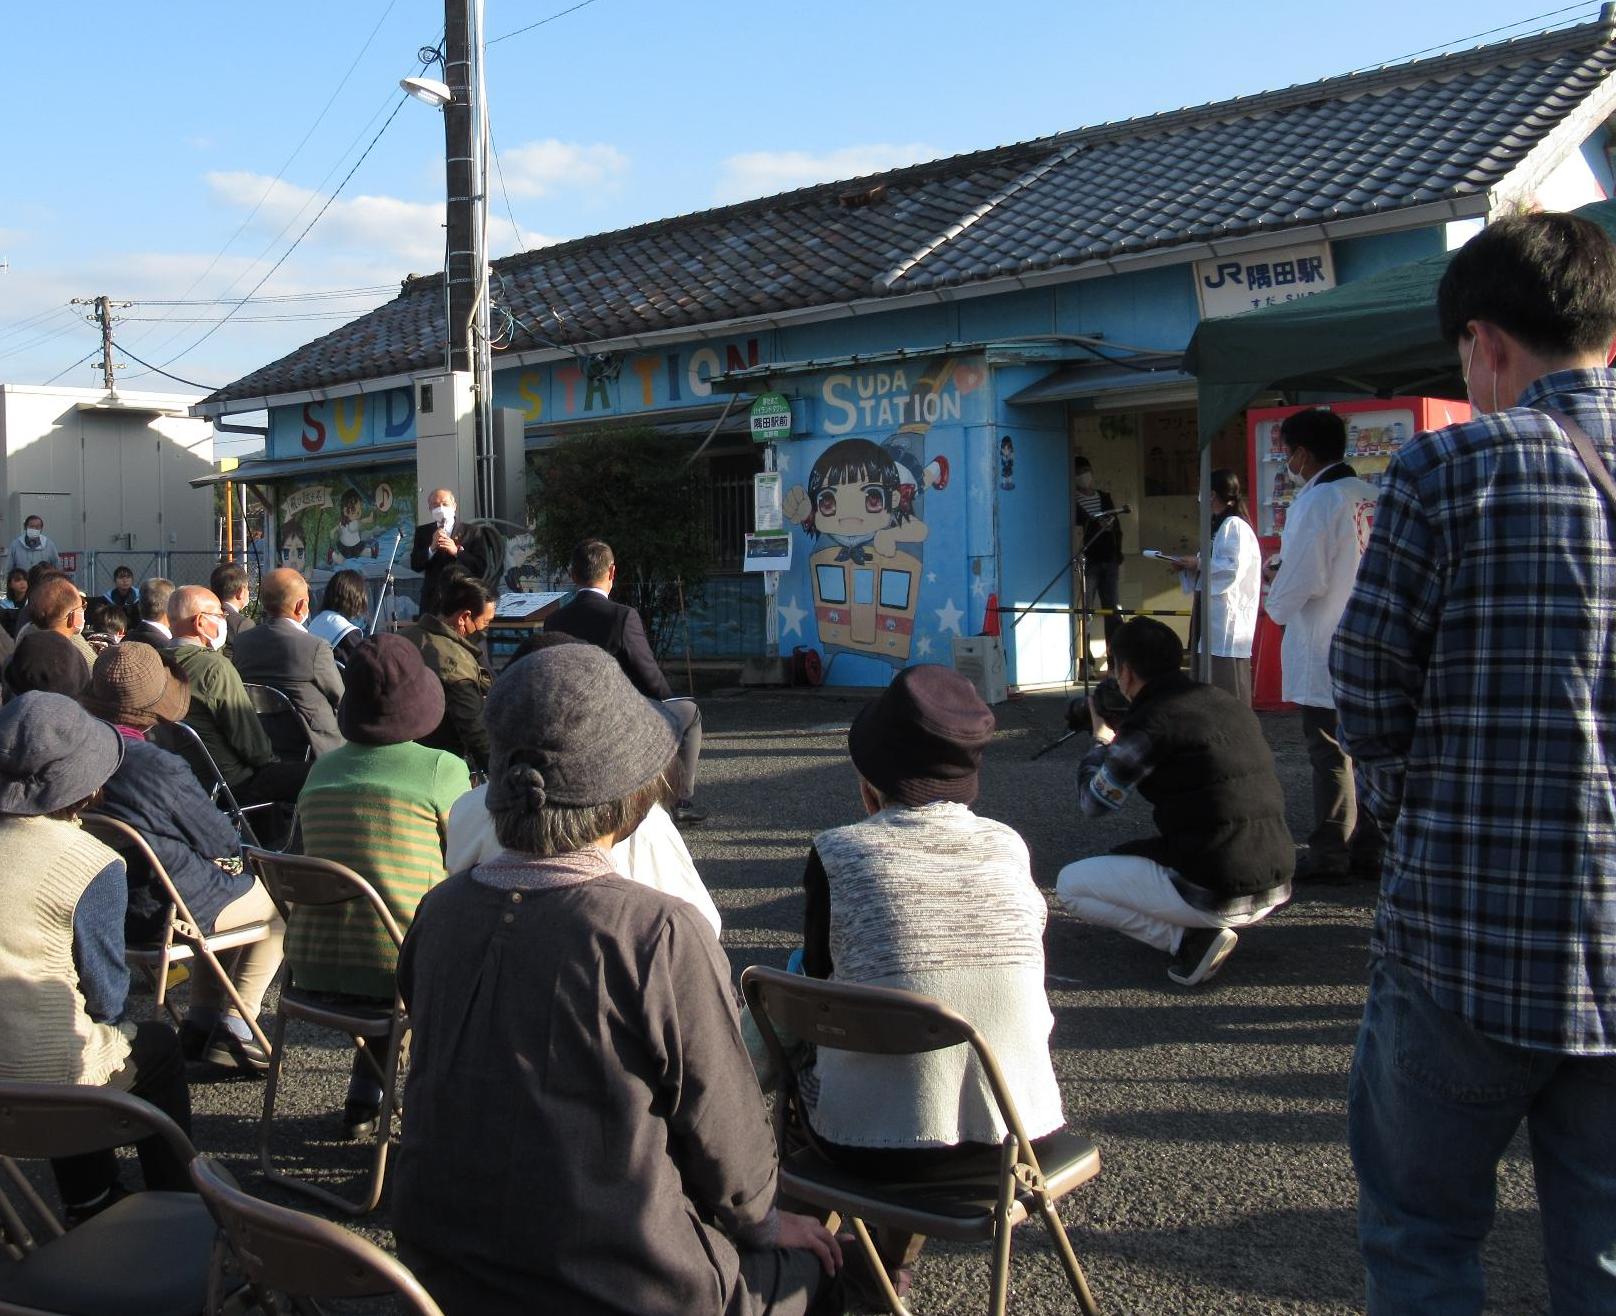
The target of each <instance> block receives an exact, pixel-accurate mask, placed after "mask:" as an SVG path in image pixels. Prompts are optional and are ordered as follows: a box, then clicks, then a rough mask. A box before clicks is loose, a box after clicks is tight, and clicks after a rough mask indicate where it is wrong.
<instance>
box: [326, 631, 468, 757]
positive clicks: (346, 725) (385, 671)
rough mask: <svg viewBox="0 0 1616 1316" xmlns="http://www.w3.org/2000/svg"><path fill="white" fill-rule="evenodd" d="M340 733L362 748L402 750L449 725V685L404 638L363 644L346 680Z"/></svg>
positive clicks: (373, 639)
mask: <svg viewBox="0 0 1616 1316" xmlns="http://www.w3.org/2000/svg"><path fill="white" fill-rule="evenodd" d="M342 678H343V693H342V702H341V703H340V704H338V705H337V727H338V728H339V729H340V730H341V732H342V734H343V736H344V737H345V738H346V739H348V740H351V741H354V742H355V743H357V744H360V745H402V744H403V743H404V742H405V741H407V740H419V739H420V738H421V737H422V736H425V735H430V734H431V733H432V732H433V731H435V730H437V727H438V723H440V722H442V721H443V682H441V681H439V680H438V678H437V677H436V676H434V675H433V674H432V671H431V669H429V668H428V667H427V665H426V661H425V660H424V659H423V658H422V657H421V651H420V650H419V649H417V648H416V647H415V646H414V645H413V644H411V643H410V642H409V641H408V640H406V639H405V638H404V637H403V636H402V635H390V634H388V633H387V632H385V631H384V632H383V633H382V634H380V635H373V636H372V637H371V638H370V639H368V640H361V641H360V642H359V643H358V644H357V645H355V646H354V650H353V652H352V653H351V654H349V655H348V664H347V668H346V670H345V671H344V672H343V674H342Z"/></svg>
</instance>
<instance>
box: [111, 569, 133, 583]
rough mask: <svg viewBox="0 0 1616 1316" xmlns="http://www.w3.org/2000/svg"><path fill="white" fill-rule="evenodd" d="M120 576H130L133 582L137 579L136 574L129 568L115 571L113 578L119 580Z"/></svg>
mask: <svg viewBox="0 0 1616 1316" xmlns="http://www.w3.org/2000/svg"><path fill="white" fill-rule="evenodd" d="M119 576H128V577H129V579H130V580H133V579H134V578H135V573H134V572H133V571H131V570H130V569H129V568H128V567H124V566H120V567H117V568H115V569H114V570H113V573H112V578H113V579H114V580H117V579H118V577H119Z"/></svg>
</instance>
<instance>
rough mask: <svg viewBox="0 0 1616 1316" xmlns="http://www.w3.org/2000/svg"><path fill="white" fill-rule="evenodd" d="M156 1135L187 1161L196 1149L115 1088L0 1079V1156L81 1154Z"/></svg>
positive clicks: (176, 1129) (171, 1125)
mask: <svg viewBox="0 0 1616 1316" xmlns="http://www.w3.org/2000/svg"><path fill="white" fill-rule="evenodd" d="M151 1136H156V1137H158V1138H161V1139H162V1140H163V1141H164V1142H165V1143H167V1144H168V1147H169V1150H170V1151H172V1152H173V1153H174V1155H175V1156H177V1157H178V1158H179V1159H180V1162H181V1163H182V1164H188V1163H189V1162H190V1161H191V1160H192V1159H194V1158H195V1156H196V1148H194V1147H193V1146H191V1140H190V1139H189V1138H187V1137H186V1136H185V1134H184V1133H183V1132H182V1131H181V1130H180V1127H179V1125H177V1124H176V1123H174V1121H173V1120H171V1119H169V1117H168V1116H167V1115H165V1114H163V1112H162V1111H160V1110H158V1109H157V1108H156V1107H155V1106H152V1105H150V1104H148V1103H147V1102H144V1101H142V1100H141V1099H140V1098H139V1097H132V1096H130V1095H129V1094H128V1093H127V1092H119V1091H118V1090H117V1089H116V1088H109V1087H87V1086H83V1085H80V1084H69V1083H0V1156H15V1157H18V1158H22V1159H28V1158H39V1157H59V1156H82V1155H84V1154H85V1153H87V1152H97V1151H104V1150H106V1149H107V1148H108V1147H122V1146H126V1145H127V1144H129V1143H132V1142H138V1141H139V1140H140V1139H142V1138H146V1137H151Z"/></svg>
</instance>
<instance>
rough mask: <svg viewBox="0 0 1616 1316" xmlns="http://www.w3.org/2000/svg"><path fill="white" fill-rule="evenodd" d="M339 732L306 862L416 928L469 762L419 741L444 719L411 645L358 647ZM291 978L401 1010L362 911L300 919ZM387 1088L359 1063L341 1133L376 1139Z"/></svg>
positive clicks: (316, 787) (310, 823)
mask: <svg viewBox="0 0 1616 1316" xmlns="http://www.w3.org/2000/svg"><path fill="white" fill-rule="evenodd" d="M345 680H346V686H347V690H346V693H345V694H344V695H343V699H342V704H341V706H340V707H339V708H338V710H337V723H338V725H339V727H340V728H341V730H342V734H343V736H344V737H345V738H346V739H347V743H346V744H345V745H343V746H342V747H341V748H340V749H336V750H333V751H332V752H331V753H329V754H326V755H323V756H322V757H321V758H319V759H317V760H316V761H315V764H314V767H313V768H312V769H311V770H310V771H309V778H308V782H307V783H306V784H305V785H304V787H303V793H302V794H301V795H300V796H299V797H298V802H297V809H298V817H299V819H300V820H301V822H302V825H303V849H304V853H306V854H310V855H316V856H318V857H319V858H321V859H333V860H335V861H336V862H338V863H340V864H346V865H347V866H348V867H349V868H351V869H353V870H354V871H355V872H356V873H358V874H359V875H360V876H361V877H363V878H365V879H366V880H367V881H369V882H370V884H371V885H372V886H374V887H375V888H376V890H377V891H378V892H379V893H380V894H381V897H382V899H383V900H385V901H386V902H387V907H388V909H389V910H390V911H391V912H392V915H393V917H394V918H395V919H397V920H398V923H399V926H400V927H401V928H404V929H408V928H409V925H410V920H411V919H413V918H414V917H415V907H416V906H417V905H418V904H419V903H420V901H421V897H422V896H424V895H426V893H427V892H428V891H429V890H431V889H432V887H433V886H434V885H436V884H437V883H438V882H439V881H441V880H442V879H443V876H444V869H443V844H444V837H445V835H446V833H447V830H448V825H449V809H450V806H451V805H453V804H454V802H455V801H456V800H457V799H459V798H460V796H461V795H463V794H465V792H466V791H467V790H469V789H470V787H471V781H470V777H469V776H468V774H467V771H466V764H465V761H464V760H463V759H461V758H459V757H458V756H457V755H454V754H450V753H448V752H447V751H445V750H441V749H428V748H427V747H426V746H425V745H417V744H415V743H414V741H415V738H416V737H417V736H423V735H426V734H428V733H429V732H431V731H432V730H433V729H434V728H435V727H436V726H437V725H438V722H439V720H440V719H441V718H442V717H443V686H442V685H441V684H440V683H439V682H438V680H437V678H436V677H435V676H433V674H432V673H431V672H430V671H428V670H427V667H426V664H425V663H424V662H423V661H422V660H421V654H420V651H419V650H418V649H416V648H415V646H414V645H412V644H410V642H409V641H408V640H405V639H402V638H400V637H399V636H396V635H385V634H384V635H377V636H375V637H374V638H372V639H369V640H366V641H364V642H363V643H362V644H360V645H359V646H358V647H357V648H355V649H354V651H353V653H352V655H351V656H350V658H349V659H348V668H347V672H346V673H345ZM286 959H287V962H288V963H289V964H290V965H291V968H292V980H293V981H294V982H295V983H296V984H297V986H298V987H299V988H300V989H302V990H305V991H315V992H323V993H328V994H330V995H332V996H333V997H336V998H340V999H342V1000H343V1001H345V1002H348V1003H353V1002H355V1001H362V1002H372V1001H373V1002H377V1003H380V1004H382V1005H384V1006H385V1005H389V1004H391V1003H392V1000H393V977H394V973H395V971H396V969H397V965H398V958H397V953H396V952H395V951H394V948H393V943H392V940H391V939H390V938H389V937H388V935H387V933H386V931H385V930H384V929H383V928H382V927H381V925H380V924H379V923H378V922H377V921H376V918H375V916H374V915H373V914H372V913H371V912H370V910H369V908H368V907H366V906H365V905H363V904H362V903H361V902H358V901H352V902H349V903H347V904H343V905H327V906H317V907H316V906H311V907H306V908H302V909H299V910H297V911H296V912H295V913H294V914H293V917H292V920H291V923H290V925H289V927H288V929H287V934H286ZM380 1103H381V1090H380V1087H379V1085H378V1084H377V1082H376V1080H375V1077H374V1075H373V1074H372V1073H371V1072H370V1069H369V1067H368V1066H364V1065H362V1057H360V1056H358V1055H356V1056H355V1059H354V1071H353V1077H352V1079H351V1080H350V1082H349V1085H348V1100H347V1102H346V1103H345V1105H344V1107H343V1124H344V1125H345V1126H346V1128H347V1131H348V1133H349V1136H351V1137H356V1138H358V1137H365V1136H368V1135H369V1134H370V1133H372V1132H374V1130H375V1127H376V1120H377V1118H378V1108H379V1106H380Z"/></svg>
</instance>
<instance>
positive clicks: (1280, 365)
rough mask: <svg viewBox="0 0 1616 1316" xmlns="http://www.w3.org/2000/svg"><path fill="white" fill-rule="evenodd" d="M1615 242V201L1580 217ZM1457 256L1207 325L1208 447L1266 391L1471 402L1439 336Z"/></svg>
mask: <svg viewBox="0 0 1616 1316" xmlns="http://www.w3.org/2000/svg"><path fill="white" fill-rule="evenodd" d="M1576 213H1577V214H1579V215H1582V216H1584V217H1585V218H1587V219H1591V220H1593V221H1594V222H1595V223H1596V224H1598V225H1599V226H1600V227H1601V228H1603V229H1604V230H1605V231H1606V232H1608V233H1610V234H1611V236H1612V237H1613V238H1616V201H1598V202H1595V203H1594V204H1592V205H1588V206H1583V207H1582V208H1581V209H1580V210H1578V211H1577V212H1576ZM1449 259H1450V253H1448V252H1438V253H1437V254H1436V255H1434V256H1427V257H1426V258H1425V259H1423V260H1417V261H1413V262H1411V263H1410V264H1407V265H1398V266H1396V267H1394V268H1392V269H1389V270H1382V271H1381V272H1380V273H1379V274H1372V275H1370V276H1369V277H1368V278H1366V279H1359V280H1357V281H1356V282H1354V283H1349V284H1347V285H1345V286H1344V287H1340V288H1335V289H1332V290H1331V291H1330V292H1323V293H1319V294H1318V295H1317V296H1314V297H1304V298H1302V299H1301V300H1300V301H1295V302H1287V303H1286V304H1284V305H1283V306H1271V307H1266V308H1264V309H1263V310H1260V311H1250V312H1247V313H1246V314H1245V315H1231V316H1224V317H1222V318H1220V319H1216V320H1204V321H1202V323H1201V325H1200V326H1199V328H1197V329H1196V331H1195V336H1194V337H1193V338H1191V339H1190V345H1189V347H1188V349H1186V351H1185V353H1184V367H1183V368H1184V370H1185V371H1187V372H1188V373H1189V374H1192V375H1194V376H1195V379H1196V386H1197V395H1198V404H1199V407H1200V422H1199V427H1200V435H1201V447H1202V449H1203V450H1204V449H1205V448H1206V446H1207V445H1208V444H1209V443H1210V442H1211V441H1212V436H1213V435H1214V434H1216V433H1217V432H1218V431H1219V430H1220V429H1222V428H1223V426H1224V425H1226V424H1227V423H1228V422H1229V421H1230V420H1232V419H1233V418H1234V417H1235V416H1237V415H1239V414H1240V412H1242V411H1244V410H1245V409H1246V408H1247V407H1248V406H1249V405H1250V404H1251V402H1252V399H1254V398H1256V397H1257V396H1258V395H1260V394H1262V393H1268V392H1273V391H1275V390H1278V391H1282V392H1288V393H1290V392H1295V393H1327V394H1331V395H1334V396H1339V395H1343V394H1367V395H1369V396H1372V397H1439V398H1463V397H1464V395H1465V393H1464V381H1463V380H1461V379H1460V377H1459V363H1458V360H1457V358H1456V356H1455V354H1454V350H1453V348H1452V347H1450V346H1449V345H1448V344H1447V343H1445V342H1443V341H1442V335H1441V334H1440V333H1439V332H1438V330H1437V319H1436V288H1437V284H1438V283H1440V282H1441V280H1442V275H1443V272H1444V271H1445V270H1446V269H1447V268H1448V260H1449Z"/></svg>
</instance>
